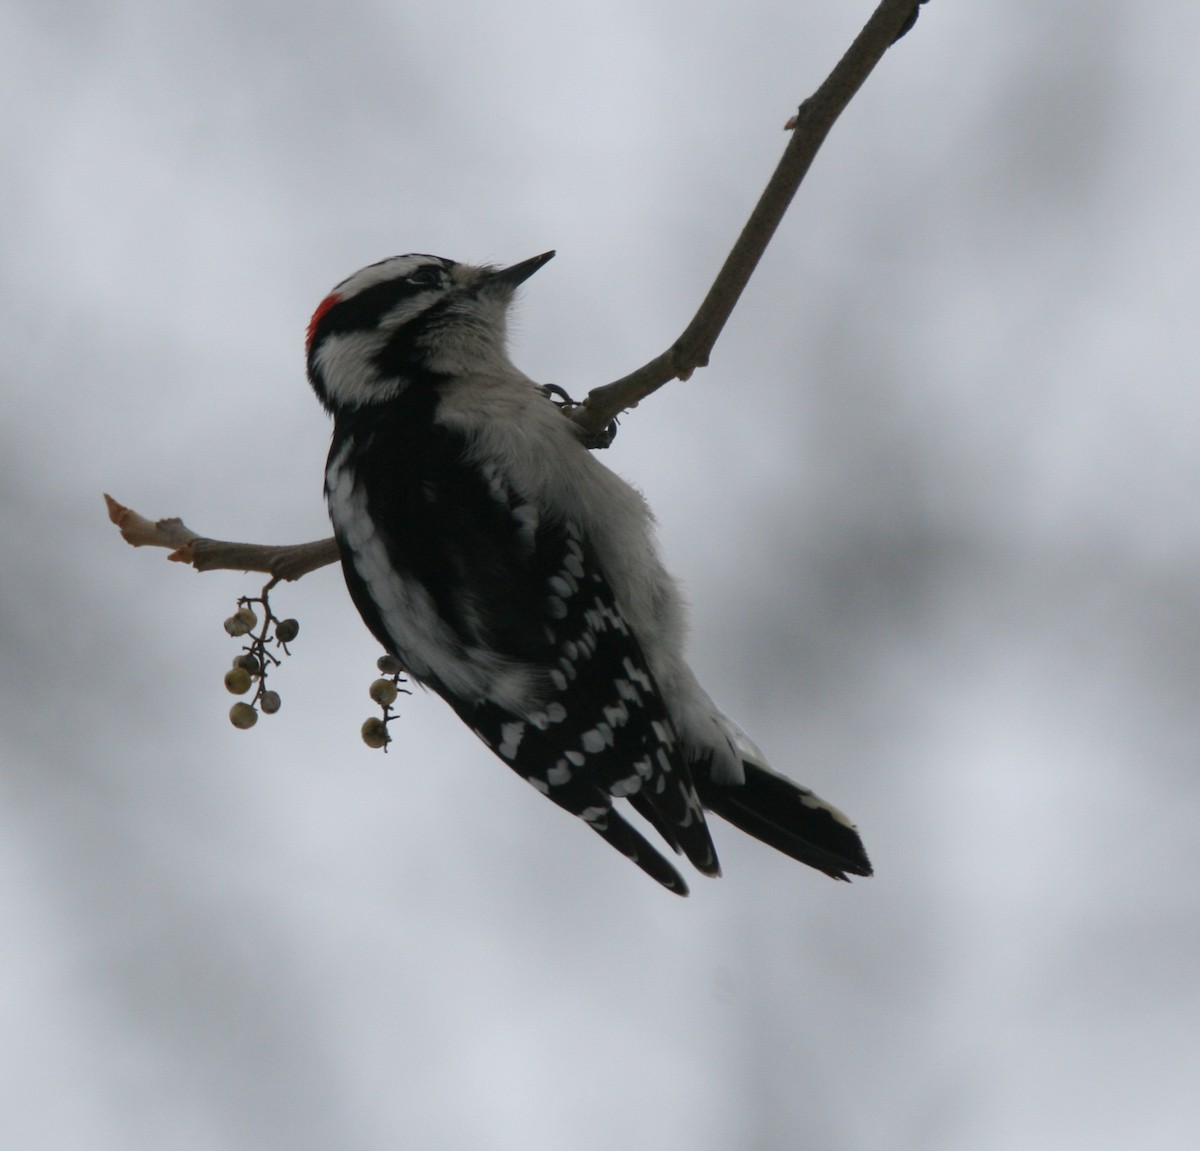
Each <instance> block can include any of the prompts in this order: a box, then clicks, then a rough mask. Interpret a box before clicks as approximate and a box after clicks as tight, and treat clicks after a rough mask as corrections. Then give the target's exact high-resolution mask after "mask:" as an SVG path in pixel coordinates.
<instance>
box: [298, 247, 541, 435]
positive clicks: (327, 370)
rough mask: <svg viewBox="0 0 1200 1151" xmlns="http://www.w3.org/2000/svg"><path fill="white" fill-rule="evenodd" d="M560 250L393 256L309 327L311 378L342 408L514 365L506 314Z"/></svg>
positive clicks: (342, 289)
mask: <svg viewBox="0 0 1200 1151" xmlns="http://www.w3.org/2000/svg"><path fill="white" fill-rule="evenodd" d="M553 255H554V253H553V252H543V253H542V254H541V255H540V256H534V257H533V258H532V259H530V260H524V261H522V262H521V263H519V264H513V265H512V266H511V267H507V268H494V267H490V266H484V267H474V266H472V265H470V264H457V263H455V262H454V261H453V260H447V259H443V258H442V257H441V256H427V255H423V254H420V253H413V254H409V255H407V256H392V257H390V258H389V259H386V260H380V261H379V262H378V263H377V264H369V265H368V266H367V267H365V268H362V269H360V270H359V271H357V272H355V273H354V275H352V276H350V277H348V278H347V279H345V280H343V281H342V282H341V283H340V284H338V286H337V287H336V288H334V289H333V291H332V292H330V293H329V295H327V296H326V297H325V299H323V300H322V301H321V303H320V304H319V305H318V306H317V310H316V311H315V312H313V316H312V320H311V321H310V322H309V325H308V345H307V349H308V378H309V381H310V382H311V384H312V386H313V390H314V391H315V392H316V393H317V396H318V398H319V399H320V400H321V403H323V404H324V405H325V407H326V408H327V409H328V410H329V411H330V412H332V413H334V414H336V413H337V412H339V411H344V410H350V409H355V408H361V407H364V406H366V405H370V404H378V403H384V402H387V401H388V400H392V399H395V398H396V397H397V396H399V395H400V394H401V393H402V392H404V391H405V389H407V388H409V387H411V386H428V387H436V386H437V385H438V384H439V383H440V382H443V381H445V380H446V379H450V378H454V377H458V376H463V375H484V376H486V375H497V374H501V375H502V374H504V373H506V372H511V371H513V368H512V364H511V363H510V361H509V359H508V352H507V350H506V347H505V331H506V319H507V314H508V308H509V305H510V304H511V303H512V299H513V295H514V293H515V292H516V289H517V287H518V286H519V285H520V284H522V283H524V282H525V280H527V279H528V278H529V277H530V276H532V275H533V273H534V272H536V271H537V270H538V268H540V267H541V266H542V265H543V264H545V263H546V262H547V261H548V260H549V259H550V258H551V257H552V256H553Z"/></svg>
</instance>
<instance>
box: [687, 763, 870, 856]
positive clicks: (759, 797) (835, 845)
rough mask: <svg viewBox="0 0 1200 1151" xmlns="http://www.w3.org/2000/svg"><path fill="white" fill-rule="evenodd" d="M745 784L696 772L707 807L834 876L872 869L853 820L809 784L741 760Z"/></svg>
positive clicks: (763, 840)
mask: <svg viewBox="0 0 1200 1151" xmlns="http://www.w3.org/2000/svg"><path fill="white" fill-rule="evenodd" d="M744 767H745V772H746V782H745V783H744V784H740V785H739V784H719V783H713V782H712V781H711V780H709V779H706V778H702V777H703V776H704V774H705V773H703V772H699V773H697V775H698V777H700V778H697V781H696V784H697V790H698V791H699V793H700V800H701V802H702V803H703V804H704V806H705V807H706V808H708V810H709V811H711V812H714V813H715V814H716V815H719V816H720V817H721V818H722V819H725V820H728V821H729V822H730V823H732V824H733V825H734V827H737V828H740V829H741V830H742V831H744V832H746V833H747V834H748V835H752V836H754V838H755V839H759V840H761V841H762V842H763V843H765V844H767V845H768V846H770V847H773V848H775V849H776V850H777V851H782V852H783V853H784V855H789V856H791V857H792V859H795V860H798V861H799V862H800V863H806V864H808V866H809V867H815V868H816V869H817V870H818V871H823V872H824V873H825V874H826V875H829V876H832V877H833V878H834V879H846V878H847V875H846V873H847V872H849V873H850V875H870V874H871V873H872V869H871V861H870V860H869V859H868V858H867V853H866V850H865V849H864V847H863V843H862V840H861V839H860V838H859V836H858V832H857V831H856V830H855V829H854V826H853V825H852V824H851V823H849V822H848V821H846V819H845V817H844V816H842V814H841V813H840V812H838V811H837V810H836V808H832V807H830V805H829V804H827V803H825V801H824V800H821V799H818V798H817V797H816V796H815V795H813V793H812V792H811V791H809V790H808V789H807V788H804V787H800V786H799V785H798V784H796V783H793V782H792V781H791V780H790V779H787V778H785V777H784V776H782V775H777V774H776V773H775V772H773V771H769V770H768V769H766V768H764V767H760V766H759V765H758V764H754V763H750V762H745V763H744Z"/></svg>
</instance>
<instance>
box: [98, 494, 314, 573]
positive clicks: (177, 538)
mask: <svg viewBox="0 0 1200 1151" xmlns="http://www.w3.org/2000/svg"><path fill="white" fill-rule="evenodd" d="M104 502H105V503H106V504H107V505H108V518H109V519H110V520H112V522H113V523H114V524H116V525H117V527H118V528H120V530H121V538H122V539H124V540H125V542H126V543H129V544H132V545H133V546H134V547H135V548H140V547H156V548H170V549H171V554H170V555H169V556H167V559H169V560H174V561H175V562H176V563H185V564H191V565H192V567H194V568H195V569H196V570H197V571H201V572H208V571H240V572H266V573H267V574H268V575H270V576H272V577H273V578H274V579H281V580H297V579H299V578H300V577H301V576H305V575H308V573H309V572H311V571H316V569H317V568H321V567H325V565H326V564H331V563H336V562H337V560H338V549H337V544H336V543H335V542H334V540H333V539H332V538H330V539H324V540H313V541H312V543H306V544H280V545H279V546H278V547H274V546H272V545H270V544H239V543H232V542H230V541H228V540H213V539H208V538H207V537H206V536H202V535H200V534H199V533H198V532H194V531H192V529H191V528H189V527H188V526H187V524H185V523H184V522H183V520H181V519H164V520H148V519H146V517H145V516H141V515H138V513H137V512H135V511H134V510H133V509H132V508H127V507H125V505H124V504H121V503H118V502H117V501H116V500H114V499H113V498H112V496H110V495H105V497H104Z"/></svg>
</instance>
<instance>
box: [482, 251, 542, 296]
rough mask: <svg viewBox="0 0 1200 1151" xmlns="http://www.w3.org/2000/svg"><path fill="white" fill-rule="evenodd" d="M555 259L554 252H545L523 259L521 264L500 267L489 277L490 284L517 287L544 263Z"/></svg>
mask: <svg viewBox="0 0 1200 1151" xmlns="http://www.w3.org/2000/svg"><path fill="white" fill-rule="evenodd" d="M552 259H554V253H553V252H543V253H542V254H541V255H540V256H534V257H533V259H531V260H522V261H521V262H520V263H519V264H513V265H512V267H511V268H500V269H499V270H498V271H495V272H493V273H492V274H491V275H490V276H488V278H487V282H488V283H489V284H499V285H500V286H501V287H505V288H509V289H512V288H515V287H516V286H517V285H518V284H523V283H525V281H526V280H528V279H529V277H530V276H532V275H533V273H534V272H536V271H537V270H538V268H540V267H541V266H542V265H543V264H547V263H549V262H550V261H551V260H552Z"/></svg>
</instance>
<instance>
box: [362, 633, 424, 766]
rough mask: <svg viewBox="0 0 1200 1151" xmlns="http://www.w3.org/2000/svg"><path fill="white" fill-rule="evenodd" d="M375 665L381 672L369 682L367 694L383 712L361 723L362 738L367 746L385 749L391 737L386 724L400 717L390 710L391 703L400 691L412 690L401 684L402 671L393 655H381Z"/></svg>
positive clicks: (409, 692) (397, 713)
mask: <svg viewBox="0 0 1200 1151" xmlns="http://www.w3.org/2000/svg"><path fill="white" fill-rule="evenodd" d="M375 666H376V667H377V668H379V670H380V671H381V672H382V673H383V674H382V676H381V677H380V678H379V679H377V680H376V681H375V682H374V683H373V684H371V687H370V689H369V694H370V696H371V698H372V699H373V700H374V701H375V702H376V703H377V704H379V706H380V707H381V708H382V709H383V714H382V715H373V716H371V718H370V719H368V720H367V721H366V722H365V723H364V724H363V725H362V740H363V743H365V744H366V745H367V746H368V747H374V748H380V747H381V748H383V750H384V751H387V745H388V744H389V743H391V742H392V737H391V736H390V735H389V734H388V724H389V723H391V722H392V720H394V719H399V718H400V714H399V712H395V711H393V710H392V704H394V703H395V702H396V697H397V696H398V695H399V694H400V693H401V692H403V693H404V694H405V695H412V692H411V691H409V690H408V688H406V687H404V686H402V684H403V680H404V672H403V669H402V668H401V667H400V663H399V661H398V660H397V659H396V658H395V657H394V656H390V655H381V656H380V657H379V659H378V660H377V661H376V663H375Z"/></svg>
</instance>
